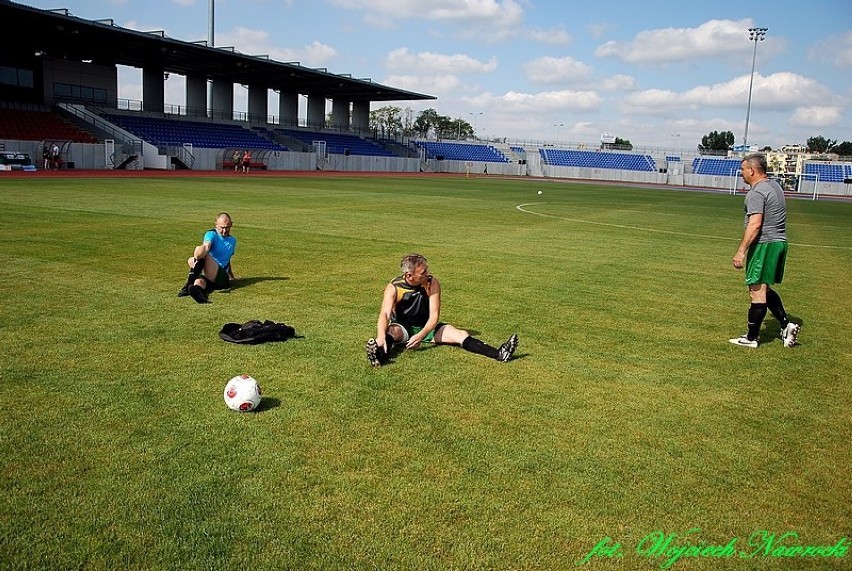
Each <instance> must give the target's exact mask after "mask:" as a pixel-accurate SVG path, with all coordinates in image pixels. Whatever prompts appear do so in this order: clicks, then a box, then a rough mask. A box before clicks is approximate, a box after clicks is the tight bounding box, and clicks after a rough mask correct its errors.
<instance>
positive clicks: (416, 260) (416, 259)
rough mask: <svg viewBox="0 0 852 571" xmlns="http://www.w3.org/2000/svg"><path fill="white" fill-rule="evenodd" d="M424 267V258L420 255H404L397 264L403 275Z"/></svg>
mask: <svg viewBox="0 0 852 571" xmlns="http://www.w3.org/2000/svg"><path fill="white" fill-rule="evenodd" d="M424 265H426V258H425V257H424V256H422V255H420V254H413V253H412V254H406V255H404V256H403V257H402V260H401V261H400V262H399V268H400V269H401V270H402V273H404V274H410V273H412V272H413V271H414V270H415V269H417V268H418V267H420V266H424Z"/></svg>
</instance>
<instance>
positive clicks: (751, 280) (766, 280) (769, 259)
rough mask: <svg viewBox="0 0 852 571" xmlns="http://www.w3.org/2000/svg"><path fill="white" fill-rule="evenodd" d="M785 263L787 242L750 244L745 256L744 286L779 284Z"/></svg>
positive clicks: (782, 277)
mask: <svg viewBox="0 0 852 571" xmlns="http://www.w3.org/2000/svg"><path fill="white" fill-rule="evenodd" d="M786 262H787V242H784V241H779V242H765V243H763V244H752V245H751V247H750V248H749V249H748V255H747V256H746V273H745V283H746V285H757V284H767V285H772V284H780V283H781V280H782V279H784V266H785V264H786Z"/></svg>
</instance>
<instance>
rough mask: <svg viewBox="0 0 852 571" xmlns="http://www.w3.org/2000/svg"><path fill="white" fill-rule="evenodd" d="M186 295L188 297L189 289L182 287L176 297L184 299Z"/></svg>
mask: <svg viewBox="0 0 852 571" xmlns="http://www.w3.org/2000/svg"><path fill="white" fill-rule="evenodd" d="M188 295H189V288H188V287H187V286H183V287H182V288H180V291H179V292H178V297H186V296H188Z"/></svg>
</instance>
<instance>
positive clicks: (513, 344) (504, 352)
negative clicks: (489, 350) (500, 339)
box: [497, 333, 518, 363]
mask: <svg viewBox="0 0 852 571" xmlns="http://www.w3.org/2000/svg"><path fill="white" fill-rule="evenodd" d="M517 348H518V334H517V333H512V336H511V337H509V338H508V339H506V342H505V343H503V344H502V345H500V348H499V349H497V360H498V361H500V362H502V363H505V362H506V361H508V360H509V359H511V358H512V355H514V353H515V349H517Z"/></svg>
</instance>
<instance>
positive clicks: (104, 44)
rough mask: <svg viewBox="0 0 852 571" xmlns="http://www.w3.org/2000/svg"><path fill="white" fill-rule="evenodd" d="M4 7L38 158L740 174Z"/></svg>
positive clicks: (99, 24) (10, 127)
mask: <svg viewBox="0 0 852 571" xmlns="http://www.w3.org/2000/svg"><path fill="white" fill-rule="evenodd" d="M0 21H2V22H4V24H6V25H7V27H8V28H9V29H14V30H15V31H16V32H17V33H16V34H14V35H13V34H3V35H2V36H0V150H5V151H9V152H11V153H13V154H14V155H15V156H17V157H24V156H26V157H32V161H33V162H35V163H36V164H38V162H39V159H40V158H41V157H42V153H43V150H44V149H45V148H47V147H48V146H51V147H52V146H54V145H56V146H57V147H59V149H60V152H61V157H60V159H59V160H58V161H57V164H60V165H62V167H63V168H78V169H161V170H170V169H174V170H177V169H192V170H220V169H225V168H230V167H231V162H230V161H231V156H232V153H233V151H234V150H235V149H242V150H246V149H248V150H250V151H251V152H252V156H253V157H254V161H256V162H255V163H253V166H255V167H257V168H258V169H260V170H268V171H287V170H306V171H308V170H309V171H314V170H334V171H360V172H364V171H366V172H370V171H374V172H379V171H382V172H388V171H390V172H443V173H470V172H480V173H488V174H490V175H509V176H540V177H554V178H571V179H581V180H583V179H585V180H601V181H625V182H635V183H643V184H664V185H673V186H682V185H686V186H695V187H706V188H716V189H720V190H731V189H736V188H742V187H743V186H744V183H743V181H742V180H741V178H739V176H738V174H739V158H737V157H738V155H737V154H736V153H729V156H706V155H702V154H699V152H698V151H697V150H692V151H690V150H684V149H654V148H646V149H639V148H623V149H620V148H616V147H614V146H612V145H610V144H605V143H603V142H600V143H597V142H595V143H589V142H577V143H571V144H565V143H560V144H559V145H558V146H554V145H553V144H552V143H550V142H547V141H540V142H529V141H509V140H508V139H492V140H490V141H485V140H479V139H476V138H474V139H473V140H465V141H454V140H436V139H434V138H412V137H410V136H405V135H393V136H386V135H385V134H383V135H382V136H381V137H380V136H379V135H378V132H377V130H374V129H372V128H371V125H370V110H371V105H372V104H373V103H376V102H398V101H425V100H431V99H435V97H433V96H431V95H426V94H420V93H413V92H410V91H406V90H402V89H398V88H394V87H391V86H387V85H382V84H378V83H374V82H373V81H371V80H369V79H357V78H354V77H352V76H351V75H348V74H342V75H341V74H333V73H328V72H327V71H326V70H325V69H313V68H309V67H305V66H302V65H300V64H298V63H293V62H288V63H282V62H277V61H275V60H272V59H270V58H269V57H268V56H252V55H246V54H241V53H239V52H237V51H235V50H233V48H217V47H214V46H212V45H207V42H187V41H182V40H177V39H174V38H170V37H168V36H166V35H165V33H163V32H157V33H154V32H139V31H135V30H131V29H127V28H123V27H120V26H117V25H115V23H114V22H113V21H112V20H109V19H106V20H97V21H93V20H86V19H83V18H79V17H76V16H74V15H72V14H70V13H69V12H68V10H66V9H55V10H40V9H36V8H32V7H29V6H25V5H22V4H18V3H16V2H11V1H9V0H0ZM118 66H127V67H133V68H137V69H141V70H142V82H143V86H142V99H141V101H128V100H124V99H120V98H119V96H118ZM171 73H175V74H179V75H182V76H184V77H185V78H186V92H185V96H186V97H185V104H183V105H179V106H176V105H173V104H171V103H169V102H166V101H165V100H164V99H165V81H166V79H167V78H168V76H169V74H171ZM236 84H240V85H244V86H246V87H247V89H248V98H247V99H248V108H247V111H245V112H243V111H237V110H235V109H234V95H233V92H234V85H236ZM208 88H209V93H208ZM271 92H275V93H277V97H278V113H277V115H275V116H273V115H270V113H269V109H268V105H269V103H268V101H269V96H270V93H271ZM208 96H209V102H208ZM302 97H304V98H305V104H304V116H299V113H300V98H302ZM328 101H330V102H331V104H330V113H328V112H327V111H328V109H327V107H328V105H327V102H328ZM602 141H603V138H602ZM801 151H803V149H799V150H797V151H796V152H795V153H794V151H792V150H790V149H787V151H784V152H786V154H784V155H783V156H781V157H780V158H779V160H778V161H777V162H778V163H779V164H781V165H783V168H781V169H780V171H779V172H777V173H776V174H777V175H778V176H779V177H781V178H783V179H784V180H785V181H789V180H790V179H791V177H792V178H797V177H798V178H801V177H804V178H806V179H807V180H808V181H809V183H810V185H811V186H812V187H815V189H814V191H813V192H814V194H815V195H816V194H817V192H818V193H819V194H849V193H850V183H852V163H839V162H831V161H828V160H826V157H811V156H807V155H803V154H802V152H801ZM39 167H40V165H39ZM0 170H3V167H2V166H0ZM811 186H809V187H808V189H809V190H808V192H810V188H811ZM788 188H792V189H793V190H795V189H797V186H796V185H795V184H792V185H791V184H789V183H788Z"/></svg>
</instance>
